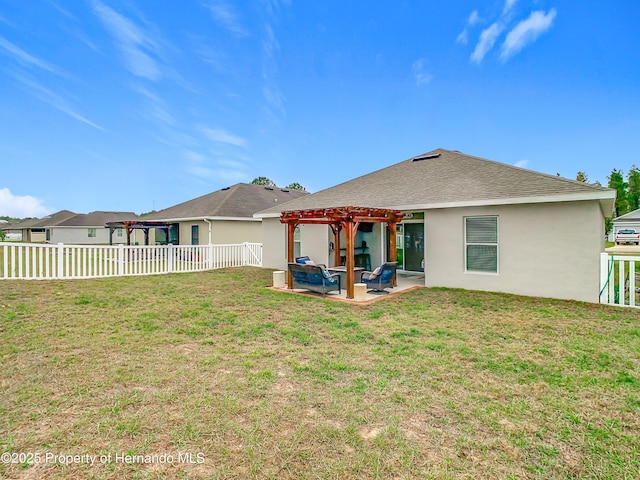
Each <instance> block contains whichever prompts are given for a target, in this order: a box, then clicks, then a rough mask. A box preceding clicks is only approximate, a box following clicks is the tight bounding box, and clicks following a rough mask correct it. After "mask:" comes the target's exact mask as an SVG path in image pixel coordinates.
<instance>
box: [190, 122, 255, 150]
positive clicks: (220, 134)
mask: <svg viewBox="0 0 640 480" xmlns="http://www.w3.org/2000/svg"><path fill="white" fill-rule="evenodd" d="M200 131H201V132H202V133H203V134H205V135H206V137H207V138H208V139H209V140H212V141H214V142H217V143H228V144H230V145H235V146H237V147H244V146H245V145H246V144H247V142H246V140H245V139H244V138H242V137H238V136H236V135H233V134H231V133H229V132H227V131H226V130H222V129H214V128H207V127H201V128H200Z"/></svg>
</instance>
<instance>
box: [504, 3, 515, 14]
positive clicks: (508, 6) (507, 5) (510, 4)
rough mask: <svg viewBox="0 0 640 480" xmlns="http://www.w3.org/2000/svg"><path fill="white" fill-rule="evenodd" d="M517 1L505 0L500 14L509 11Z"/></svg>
mask: <svg viewBox="0 0 640 480" xmlns="http://www.w3.org/2000/svg"><path fill="white" fill-rule="evenodd" d="M517 1H518V0H506V1H505V2H504V8H503V9H502V15H506V14H507V13H509V12H510V11H511V9H512V8H513V6H514V5H515V3H516V2H517Z"/></svg>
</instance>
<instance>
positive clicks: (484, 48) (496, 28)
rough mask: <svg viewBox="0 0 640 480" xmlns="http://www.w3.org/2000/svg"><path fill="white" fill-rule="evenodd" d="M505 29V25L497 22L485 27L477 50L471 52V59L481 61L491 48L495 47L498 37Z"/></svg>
mask: <svg viewBox="0 0 640 480" xmlns="http://www.w3.org/2000/svg"><path fill="white" fill-rule="evenodd" d="M503 30H504V26H503V25H502V24H501V23H499V22H495V23H493V24H491V26H490V27H488V28H485V29H484V30H483V31H482V33H481V34H480V41H478V44H477V45H476V48H475V50H474V51H473V53H472V54H471V61H473V62H476V63H480V62H482V59H483V58H484V56H485V55H486V54H487V52H488V51H489V50H491V49H492V48H493V45H494V44H495V43H496V39H497V38H498V36H499V35H500V34H501V33H502V31H503Z"/></svg>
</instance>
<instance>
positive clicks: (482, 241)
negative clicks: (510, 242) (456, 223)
mask: <svg viewBox="0 0 640 480" xmlns="http://www.w3.org/2000/svg"><path fill="white" fill-rule="evenodd" d="M464 256H465V259H464V268H465V271H466V272H479V273H498V217H497V216H486V217H465V218H464Z"/></svg>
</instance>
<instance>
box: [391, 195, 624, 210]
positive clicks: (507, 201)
mask: <svg viewBox="0 0 640 480" xmlns="http://www.w3.org/2000/svg"><path fill="white" fill-rule="evenodd" d="M615 197H616V195H615V192H598V193H589V194H587V193H567V194H560V195H549V196H545V197H540V196H535V197H515V198H495V199H487V200H472V201H462V202H443V203H425V204H422V205H389V206H385V207H382V208H389V209H394V210H418V209H425V210H431V209H436V208H458V207H485V206H493V205H517V204H525V203H556V202H577V201H581V200H614V199H615Z"/></svg>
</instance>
